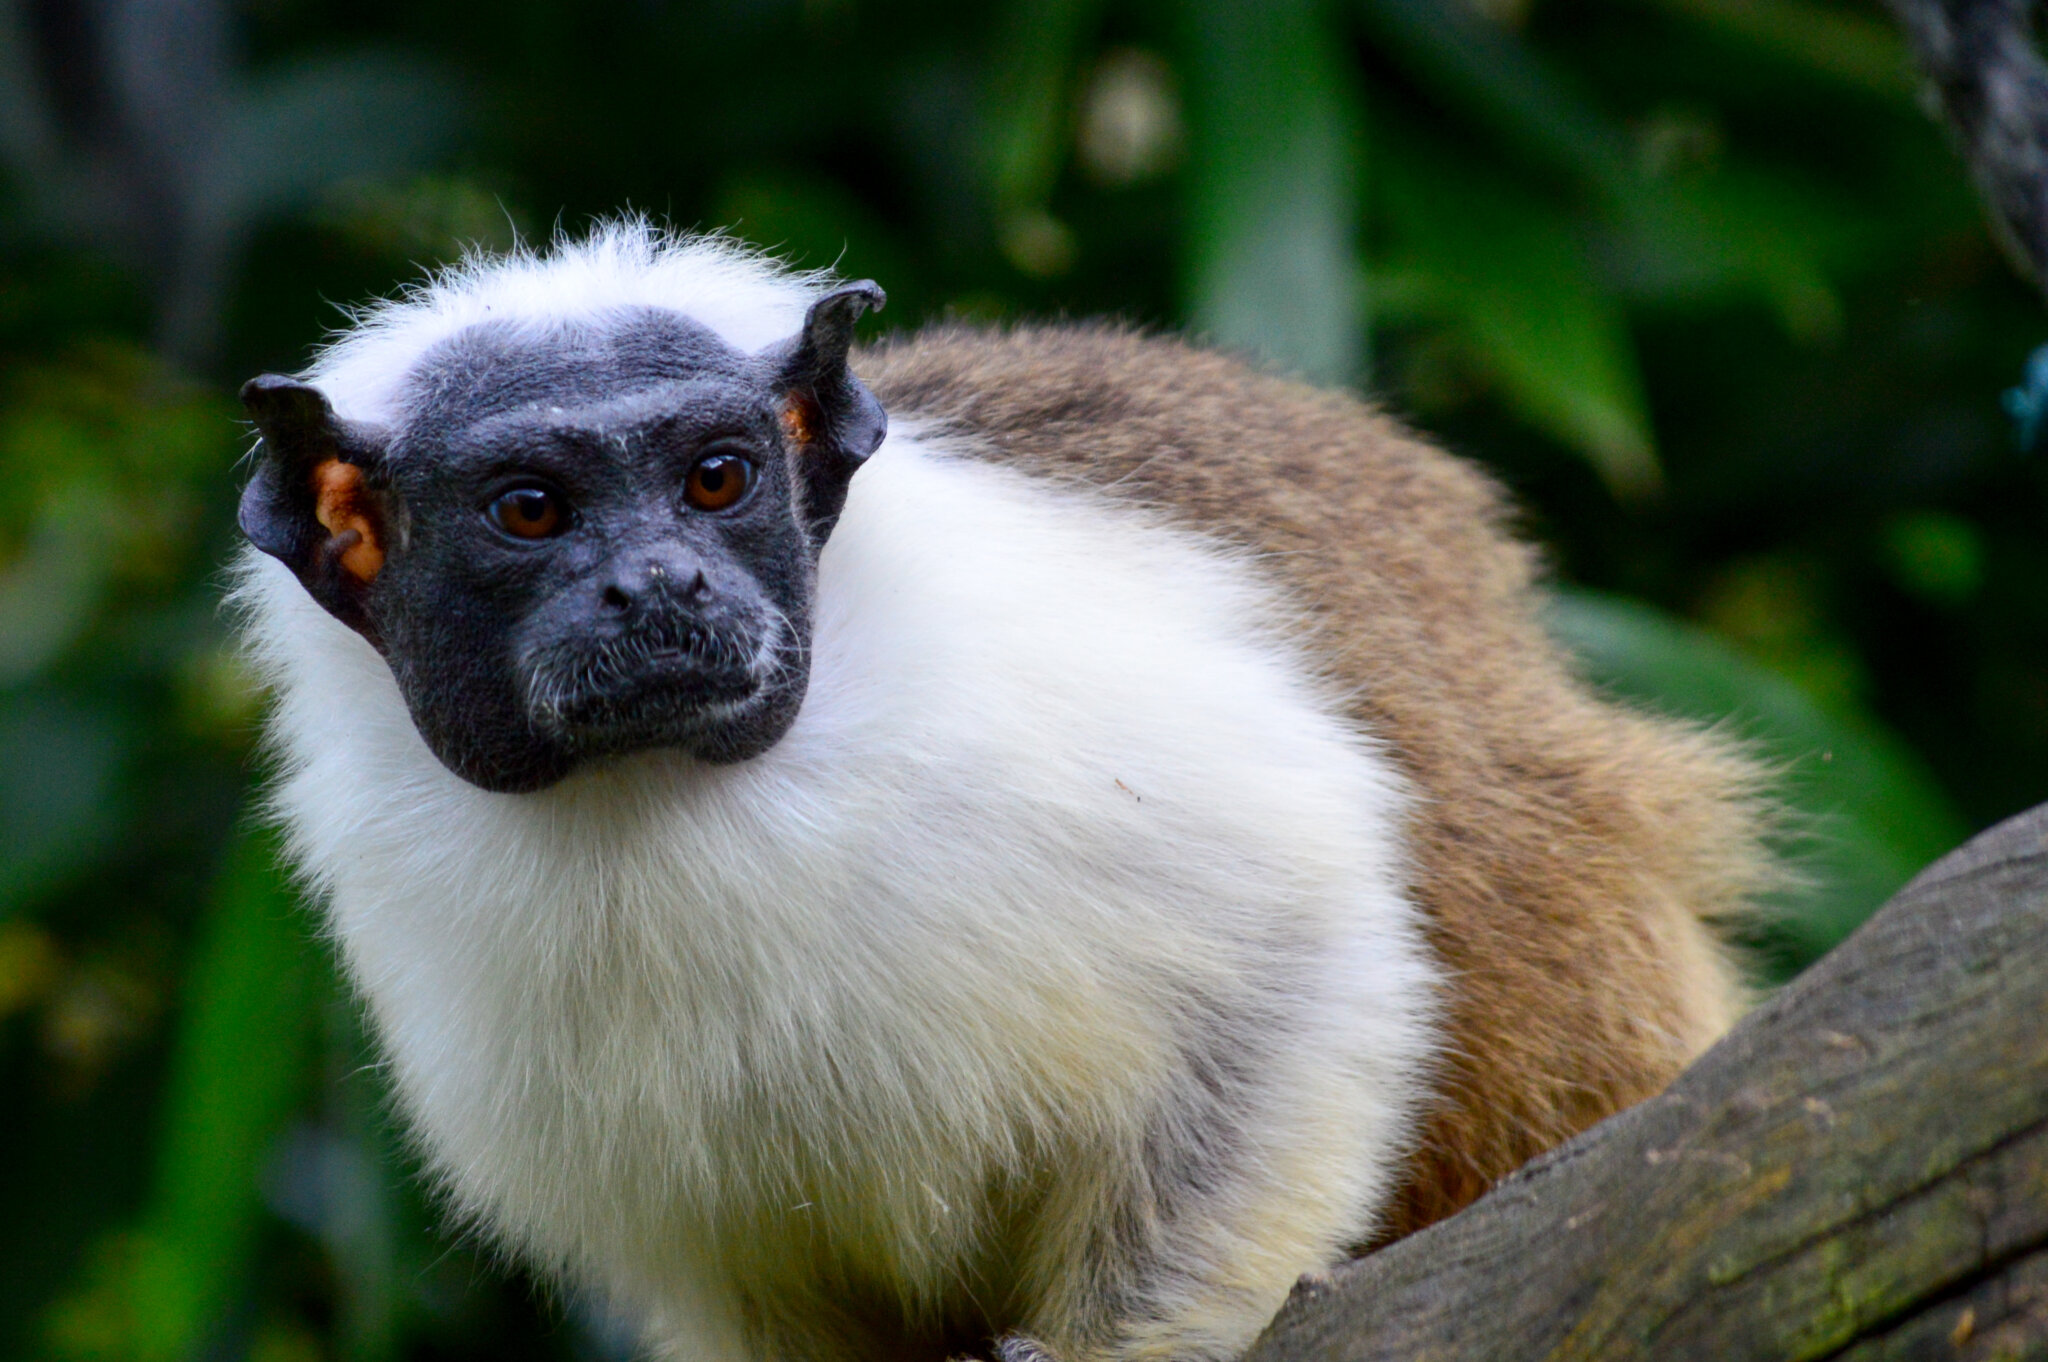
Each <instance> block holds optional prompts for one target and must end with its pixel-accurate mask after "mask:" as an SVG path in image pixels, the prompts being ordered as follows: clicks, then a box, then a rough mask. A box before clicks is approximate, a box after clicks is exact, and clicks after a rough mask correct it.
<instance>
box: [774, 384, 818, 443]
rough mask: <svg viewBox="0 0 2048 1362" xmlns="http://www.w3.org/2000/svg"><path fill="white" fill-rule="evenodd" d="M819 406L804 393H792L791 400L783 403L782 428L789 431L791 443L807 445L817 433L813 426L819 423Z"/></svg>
mask: <svg viewBox="0 0 2048 1362" xmlns="http://www.w3.org/2000/svg"><path fill="white" fill-rule="evenodd" d="M817 415H818V413H817V408H816V407H815V406H813V405H812V403H811V400H810V399H809V398H808V397H805V396H804V395H803V394H802V393H791V394H790V395H789V400H788V401H787V402H784V403H783V404H782V428H783V430H785V431H787V432H788V434H789V438H790V441H791V443H793V444H800V445H807V444H809V443H810V442H811V441H812V440H813V439H815V438H816V437H815V435H814V434H813V433H812V427H813V426H814V425H815V424H816V423H817Z"/></svg>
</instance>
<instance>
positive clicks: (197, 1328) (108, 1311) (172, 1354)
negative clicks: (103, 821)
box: [49, 830, 319, 1362]
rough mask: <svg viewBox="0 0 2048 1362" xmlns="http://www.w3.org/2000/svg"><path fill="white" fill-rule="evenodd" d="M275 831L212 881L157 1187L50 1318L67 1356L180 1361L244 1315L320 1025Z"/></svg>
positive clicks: (244, 839) (232, 857)
mask: <svg viewBox="0 0 2048 1362" xmlns="http://www.w3.org/2000/svg"><path fill="white" fill-rule="evenodd" d="M278 855H279V848H278V843H277V839H276V837H275V835H274V834H272V833H271V832H269V831H268V830H252V831H245V832H243V833H242V834H241V835H239V836H238V837H237V838H236V839H235V841H234V843H233V845H232V846H231V848H230V850H229V853H228V856H227V860H226V863H225V864H224V865H223V867H222V869H221V871H220V874H219V876H218V878H217V880H216V881H215V884H214V887H213V893H212V896H211V899H210V901H209V903H208V907H207V914H206V920H205V923H204V925H203V927H202V930H201V933H200V936H199V940H198V943H197V945H196V948H195V953H194V956H193V960H192V964H191V967H190V971H189V973H188V975H187V981H186V993H185V1005H184V1011H183V1014H182V1017H181V1019H180V1023H179V1028H178V1035H177V1042H176V1047H175V1052H174V1054H173V1057H172V1061H171V1072H170V1081H169V1087H168V1091H167V1093H166V1096H165V1100H164V1114H163V1133H162V1135H161V1137H160V1138H159V1140H158V1146H157V1147H158V1154H159V1158H158V1164H157V1169H156V1178H155V1185H154V1190H153V1192H152V1195H151V1199H150V1204H149V1207H148V1210H147V1211H146V1213H145V1214H144V1216H143V1219H142V1221H141V1224H140V1225H139V1226H138V1227H137V1228H136V1229H135V1230H134V1231H133V1232H132V1233H128V1234H124V1235H120V1236H118V1237H117V1238H115V1239H113V1240H111V1241H110V1242H108V1243H107V1244H105V1245H104V1246H103V1248H102V1251H101V1253H100V1255H99V1256H98V1258H97V1259H96V1260H95V1262H94V1263H93V1264H92V1266H91V1269H90V1271H89V1275H88V1277H87V1280H86V1281H85V1282H84V1283H83V1284H82V1286H81V1287H80V1288H79V1289H78V1291H77V1292H76V1293H74V1294H73V1295H72V1296H70V1297H69V1298H67V1299H65V1300H63V1301H60V1302H59V1303H58V1304H57V1306H56V1307H55V1308H54V1309H53V1311H52V1312H51V1315H50V1319H49V1329H50V1335H49V1336H50V1342H51V1346H52V1347H53V1349H54V1351H55V1352H56V1353H57V1354H58V1355H59V1356H61V1357H66V1358H75V1359H81V1360H82V1362H83V1360H86V1359H89V1360H90V1362H101V1360H102V1359H106V1360H107V1362H113V1360H114V1359H120V1360H121V1362H183V1359H187V1358H192V1357H195V1356H197V1355H198V1354H199V1351H200V1349H201V1348H202V1346H203V1345H204V1344H205V1343H206V1342H207V1341H208V1340H209V1337H210V1335H211V1333H212V1331H213V1330H215V1329H216V1328H217V1327H218V1326H219V1325H220V1324H221V1322H222V1320H223V1318H224V1316H225V1315H226V1314H227V1312H228V1311H229V1310H230V1308H231V1307H232V1306H233V1304H234V1302H235V1301H236V1299H237V1298H238V1296H239V1293H240V1291H241V1289H242V1286H243V1280H244V1275H245V1273H246V1270H247V1267H248V1258H249V1253H250V1251H251V1249H252V1247H253V1245H254V1243H255V1232H256V1227H257V1224H258V1216H259V1213H260V1207H261V1201H260V1198H259V1196H258V1190H257V1171H258V1169H259V1167H260V1165H261V1163H262V1160H263V1155H264V1152H265V1150H266V1149H267V1148H268V1147H269V1145H270V1143H271V1141H272V1140H273V1139H274V1138H275V1137H276V1135H277V1134H278V1132H279V1131H280V1129H282V1127H283V1126H284V1124H285V1121H286V1119H287V1118H288V1117H289V1115H290V1113H291V1111H292V1110H293V1108H294V1106H295V1105H296V1104H297V1102H298V1101H299V1099H300V1098H301V1097H302V1095H303V1093H304V1091H305V1085H306V1081H307V1077H308V1062H307V1061H308V1058H309V1055H310V1053H311V1042H312V1040H313V1038H314V1034H315V1032H314V1022H315V1019H316V1016H317V1013H316V1010H315V1009H316V1005H317V1001H318V993H319V990H318V988H317V979H318V972H317V955H316V952H315V950H314V947H313V945H312V941H311V939H310V935H309V924H308V923H307V922H306V921H305V919H303V918H302V917H301V916H300V913H299V910H298V907H297V902H296V899H295V897H294V895H293V894H292V892H291V890H290V888H289V887H288V886H287V884H286V882H285V880H284V877H283V875H282V873H281V872H280V871H279V870H278V868H277V867H278Z"/></svg>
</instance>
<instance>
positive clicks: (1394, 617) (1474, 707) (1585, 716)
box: [856, 326, 1770, 1238]
mask: <svg viewBox="0 0 2048 1362" xmlns="http://www.w3.org/2000/svg"><path fill="white" fill-rule="evenodd" d="M856 368H857V370H858V371H859V373H860V374H861V376H862V377H863V378H864V379H865V380H866V381H867V383H868V384H869V385H870V387H871V388H872V389H873V390H874V392H875V394H876V395H877V396H878V397H879V398H880V399H881V401H882V403H883V405H884V406H885V407H887V408H888V410H889V412H890V414H891V417H892V419H894V420H895V421H896V422H898V423H899V425H900V424H904V423H907V422H912V421H914V422H917V423H919V424H921V425H925V426H929V427H936V428H939V429H944V430H949V431H953V432H957V433H960V434H964V435H966V436H969V437H971V438H972V439H974V440H975V441H977V442H978V443H979V444H980V445H981V446H982V447H983V448H984V449H985V450H986V452H987V453H988V455H989V456H990V457H992V458H994V459H996V460H998V461H1000V462H1004V463H1008V464H1012V465H1014V466H1016V467H1019V468H1021V469H1024V470H1026V471H1029V472H1032V473H1035V474H1041V475H1045V476H1049V477H1053V478H1057V479H1059V480H1061V481H1063V482H1070V483H1071V482H1077V481H1078V482H1083V483H1086V484H1090V485H1093V486H1096V487H1098V488H1100V489H1101V490H1102V491H1103V492H1104V493H1105V494H1107V495H1109V496H1112V497H1117V498H1125V499H1129V500H1131V501H1133V502H1136V503H1140V504H1143V505H1146V506H1149V507H1153V508H1157V509H1159V510H1161V511H1163V512H1165V513H1167V514H1169V515H1170V516H1172V517H1174V518H1176V519H1178V520H1179V521H1181V522H1182V523H1184V524H1189V525H1192V526H1194V527H1196V528H1198V529H1200V530H1201V531H1203V532H1205V533H1208V534H1210V535H1215V536H1220V537H1222V538H1224V539H1227V540H1230V541H1233V542H1236V543H1238V544H1241V545H1244V546H1247V547H1249V548H1251V549H1254V550H1256V551H1257V552H1258V553H1260V554H1261V555H1262V557H1263V560H1264V562H1265V564H1266V566H1267V569H1268V571H1269V573H1270V575H1271V576H1272V578H1274V579H1275V580H1277V581H1278V582H1279V583H1280V584H1281V585H1282V587H1283V588H1285V589H1286V590H1287V592H1288V593H1289V595H1290V596H1292V597H1293V598H1294V599H1295V600H1297V601H1298V602H1299V603H1300V604H1301V605H1302V606H1303V607H1304V608H1305V610H1306V611H1307V629H1308V634H1309V638H1308V644H1309V647H1310V648H1311V649H1312V651H1313V652H1314V654H1315V655H1316V656H1317V657H1318V658H1319V659H1320V660H1321V661H1322V662H1323V663H1324V665H1325V666H1326V668H1327V669H1328V671H1329V673H1330V674H1331V676H1332V678H1333V679H1334V680H1335V681H1336V682H1337V683H1338V684H1339V685H1341V686H1342V687H1344V693H1346V694H1347V695H1352V696H1354V697H1355V698H1354V700H1353V701H1352V705H1351V712H1352V714H1353V715H1354V717H1355V718H1356V719H1357V720H1358V722H1359V723H1360V724H1361V725H1362V726H1363V727H1364V728H1365V729H1367V730H1368V731H1370V732H1371V733H1373V734H1375V735H1377V736H1378V737H1380V738H1381V739H1383V740H1384V741H1385V742H1386V744H1387V745H1388V747H1389V749H1390V750H1391V752H1392V755H1393V756H1394V758H1395V760H1396V761H1397V762H1398V763H1399V764H1400V765H1401V766H1402V768H1403V769H1404V770H1405V771H1406V772H1407V774H1408V775H1409V777H1410V778H1411V779H1412V780H1413V782H1414V784H1415V786H1416V787H1417V789H1418V790H1419V791H1420V793H1421V801H1420V807H1419V809H1418V811H1417V813H1416V815H1415V819H1414V823H1413V826H1412V829H1411V833H1410V836H1411V845H1412V847H1413V855H1414V860H1415V864H1414V872H1413V873H1414V889H1415V893H1416V895H1417V897H1418V898H1419V899H1420V901H1421V903H1422V904H1423V906H1424V907H1425V909H1426V910H1427V913H1428V916H1429V921H1430V930H1431V936H1432V942H1433V945H1434V947H1435V949H1436V951H1437V952H1438V954H1439V956H1440V958H1441V960H1442V962H1443V964H1444V965H1445V967H1446V968H1447V971H1448V973H1449V974H1450V975H1451V978H1452V984H1451V988H1450V1008H1449V1017H1448V1054H1447V1056H1446V1059H1445V1062H1444V1064H1443V1067H1442V1070H1441V1074H1440V1085H1439V1086H1440V1092H1439V1101H1438V1102H1437V1104H1436V1107H1435V1109H1434V1111H1433V1113H1432V1114H1431V1116H1430V1118H1429V1120H1428V1122H1427V1125H1426V1128H1425V1130H1424V1132H1423V1139H1422V1145H1421V1147H1420V1148H1419V1149H1418V1150H1417V1151H1416V1153H1415V1155H1414V1157H1413V1160H1412V1163H1411V1171H1410V1174H1409V1177H1408V1179H1407V1183H1406V1186H1405V1187H1404V1189H1403V1190H1402V1191H1401V1193H1400V1194H1399V1196H1398V1198H1397V1200H1396V1203H1395V1204H1394V1206H1393V1207H1392V1209H1391V1211H1390V1219H1389V1223H1388V1225H1387V1226H1386V1228H1385V1237H1387V1238H1392V1237H1397V1236H1399V1235H1402V1234H1406V1233H1409V1232H1411V1231H1413V1230H1415V1229H1419V1228H1420V1227H1422V1226H1423V1225H1426V1224H1428V1223H1429V1222H1431V1221H1433V1220H1436V1219H1439V1218H1441V1217H1442V1216H1445V1215H1448V1214H1450V1213H1451V1212H1453V1211H1455V1210H1457V1209H1459V1208H1460V1207H1462V1206H1463V1205H1465V1204H1466V1203H1467V1202H1469V1201H1471V1200H1472V1199H1473V1198H1475V1197H1477V1196H1478V1195H1480V1194H1481V1193H1482V1192H1484V1191H1485V1190H1486V1188H1487V1187H1488V1186H1489V1185H1491V1184H1492V1182H1493V1181H1494V1180H1495V1179H1497V1178H1499V1177H1501V1176H1502V1175H1503V1174H1505V1173H1507V1172H1509V1171H1511V1170H1512V1169H1514V1168H1516V1167H1517V1166H1519V1165H1520V1164H1522V1163H1524V1162H1525V1161H1527V1160H1528V1159H1529V1158H1530V1157H1532V1156H1533V1155H1535V1154H1537V1153H1539V1152H1541V1151H1542V1150H1544V1149H1547V1148H1549V1147H1550V1146H1551V1145H1554V1144H1556V1143H1558V1142H1559V1141H1561V1140H1563V1139H1565V1138H1566V1137H1567V1136H1570V1135H1572V1134H1573V1133H1575V1132H1577V1131H1579V1130H1581V1129H1583V1128H1584V1127H1586V1126H1588V1125H1590V1124H1591V1123H1593V1122H1594V1121H1597V1120H1599V1119H1600V1118H1602V1117H1604V1116H1606V1115H1608V1114H1609V1113H1611V1112H1613V1111H1616V1110H1618V1109H1620V1108H1621V1107H1624V1106H1627V1105H1628V1104H1630V1103H1632V1102H1636V1101H1639V1100H1641V1099H1642V1098H1645V1097H1647V1096H1650V1095H1651V1094H1653V1093H1655V1092H1657V1091H1658V1090H1659V1089H1661V1088H1663V1087H1664V1085H1665V1084H1666V1083H1667V1082H1669V1081H1670V1079H1671V1078H1672V1076H1673V1075H1675V1074H1676V1073H1677V1072H1678V1071H1679V1069H1680V1068H1682V1067H1683V1066H1684V1065H1685V1064H1686V1063H1687V1062H1688V1061H1689V1060H1690V1059H1691V1058H1692V1057H1693V1056H1694V1055H1695V1054H1697V1053H1698V1052H1699V1051H1700V1050H1701V1049H1703V1048H1704V1047H1705V1046H1706V1045H1707V1044H1709V1043H1710V1042H1711V1041H1712V1040H1713V1039H1714V1038H1715V1037H1716V1036H1718V1035H1719V1034H1720V1033H1721V1031H1722V1030H1723V1029H1725V1028H1726V1027H1727V1025H1728V1024H1729V1022H1730V1021H1731V1020H1732V1019H1733V1017H1734V1014H1735V1010H1736V1007H1737V997H1738V989H1737V985H1736V981H1735V978H1734V974H1733V971H1732V970H1731V968H1730V966H1729V964H1728V961H1727V958H1726V954H1725V952H1724V951H1723V950H1722V948H1721V947H1720V946H1719V945H1718V944H1717V942H1716V940H1715V938H1714V936H1713V934H1712V932H1711V931H1710V930H1709V928H1708V927H1707V926H1705V925H1703V924H1704V922H1705V921H1711V920H1712V919H1715V918H1720V917H1726V916H1731V915H1734V914H1737V913H1739V912H1740V911H1741V910H1742V909H1743V908H1744V907H1745V905H1746V904H1747V902H1748V901H1749V899H1750V898H1751V897H1752V896H1753V895H1754V894H1755V892H1756V891H1757V890H1758V889H1759V888H1761V887H1762V886H1763V885H1764V884H1765V883H1766V882H1767V880H1768V878H1769V875H1770V862H1769V858H1768V857H1767V856H1766V855H1765V853H1764V851H1763V849H1762V843H1761V838H1760V829H1761V824H1762V816H1761V815H1762V803H1761V800H1760V799H1759V795H1758V791H1759V779H1758V770H1757V768H1756V767H1755V766H1754V765H1753V764H1752V763H1751V762H1750V761H1748V760H1747V759H1746V758H1745V757H1744V756H1743V755H1741V753H1740V752H1739V751H1737V750H1736V749H1735V748H1734V747H1733V746H1732V745H1730V744H1729V743H1726V742H1724V741H1722V740H1720V739H1718V738H1716V737H1714V736H1712V735H1710V734H1706V733H1702V732H1700V731H1698V730H1696V729H1693V728H1689V727H1685V726H1682V725H1680V724H1676V723H1673V722H1670V721H1666V720H1662V719H1658V718H1654V717H1651V716H1648V715H1645V714H1642V713H1638V712H1635V711H1632V710H1629V709H1626V708H1624V707H1622V706H1620V705H1617V704H1615V703H1613V702H1610V701H1608V700H1605V699H1602V698H1601V697H1599V696H1598V695H1596V694H1595V693H1594V692H1593V691H1592V690H1591V689H1590V688H1589V687H1588V686H1587V685H1586V684H1585V683H1584V682H1583V681H1581V680H1580V679H1579V678H1578V677H1576V676H1575V675H1574V673H1573V671H1572V669H1571V667H1570V665H1569V664H1568V662H1567V660H1566V658H1565V656H1564V655H1563V653H1562V652H1561V650H1560V649H1559V648H1558V647H1557V646H1556V644H1554V643H1553V642H1552V641H1551V640H1550V638H1549V637H1548V636H1547V635H1546V634H1545V633H1544V631H1543V629H1542V628H1541V626H1540V624H1539V622H1538V619H1537V606H1538V600H1537V596H1536V593H1535V590H1534V580H1535V566H1536V564H1535V557H1534V555H1533V553H1532V552H1531V550H1530V549H1529V548H1527V547H1526V546H1524V545H1522V544H1521V543H1519V542H1517V541H1516V540H1515V539H1514V538H1513V537H1511V535H1510V534H1509V533H1508V532H1507V530H1506V528H1505V523H1506V520H1507V510H1506V507H1505V503H1504V499H1503V497H1502V494H1501V492H1500V490H1499V489H1498V488H1497V487H1496V486H1495V485H1494V484H1493V483H1492V482H1491V481H1490V480H1489V479H1488V478H1487V477H1486V476H1485V475H1484V474H1482V473H1480V472H1479V471H1478V470H1476V469H1474V468H1473V467H1471V466H1470V465H1468V464H1465V463H1463V462H1461V461H1459V460H1457V459H1454V458H1452V457H1451V456H1449V455H1447V454H1445V453H1443V452H1442V451H1440V450H1437V449H1434V448H1432V447H1431V446H1429V445H1427V444H1425V443H1423V442H1421V441H1420V440H1417V439H1416V438H1414V437H1413V436H1411V435H1409V434H1408V433H1406V432H1405V431H1403V430H1402V429H1401V428H1400V427H1399V426H1397V425H1396V424H1395V423H1394V422H1392V421H1390V420H1389V419H1387V418H1386V417H1385V416H1383V415H1381V414H1379V413H1377V412H1375V411H1373V410H1372V409H1370V408H1369V407H1367V406H1365V405H1364V404H1363V403H1361V402H1359V401H1357V400H1356V399H1354V398H1352V397H1350V396H1347V395H1345V394H1343V393H1337V392H1326V391H1320V390H1317V389H1313V388H1309V387H1306V386H1304V385H1301V384H1299V383H1294V382H1290V381H1288V380H1285V379H1282V378H1278V377H1274V376H1271V375H1268V374H1263V373H1259V372H1256V371H1254V370H1253V369H1251V368H1249V367H1247V366H1245V365H1243V364H1241V363H1239V362H1238V361H1236V360H1233V359H1231V358H1229V357H1227V356H1224V355H1220V354H1215V353H1211V352H1207V351H1203V350H1199V349H1196V348H1193V347H1191V346H1188V345H1186V344H1183V343H1180V342H1177V341H1173V340H1168V339H1161V338H1149V337H1143V336H1140V335H1137V334H1134V333H1131V332H1128V331H1124V330H1118V329H1113V328H1106V327H1064V326H1063V327H1048V328H1037V329H1023V330H1017V331H1014V332H1009V333H998V332H988V331H979V330H972V329H966V328H940V329H936V330H932V331H927V332H925V333H923V334H921V335H918V336H916V337H914V338H909V339H905V340H901V341H897V342H895V343H892V344H889V345H887V346H885V347H883V348H880V349H878V350H872V351H869V352H867V353H865V354H864V355H862V356H860V357H859V358H858V359H857V361H856Z"/></svg>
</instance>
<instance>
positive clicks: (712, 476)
mask: <svg viewBox="0 0 2048 1362" xmlns="http://www.w3.org/2000/svg"><path fill="white" fill-rule="evenodd" d="M753 481H754V466H753V465H752V464H751V463H749V462H747V461H746V460H745V459H743V458H741V457H740V456H739V455H737V454H706V455H705V456H704V457H703V458H701V459H699V460H697V463H696V466H695V467H693V468H691V469H690V473H689V476H688V477H686V478H684V479H683V500H684V501H687V502H688V503H690V505H692V506H694V507H696V508H697V509H698V510H700V511H722V510H724V509H725V508H726V507H728V506H731V505H732V504H734V503H735V502H737V501H738V500H739V499H740V498H741V497H743V496H745V495H746V494H747V488H748V487H750V486H752V485H753Z"/></svg>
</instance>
